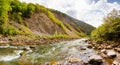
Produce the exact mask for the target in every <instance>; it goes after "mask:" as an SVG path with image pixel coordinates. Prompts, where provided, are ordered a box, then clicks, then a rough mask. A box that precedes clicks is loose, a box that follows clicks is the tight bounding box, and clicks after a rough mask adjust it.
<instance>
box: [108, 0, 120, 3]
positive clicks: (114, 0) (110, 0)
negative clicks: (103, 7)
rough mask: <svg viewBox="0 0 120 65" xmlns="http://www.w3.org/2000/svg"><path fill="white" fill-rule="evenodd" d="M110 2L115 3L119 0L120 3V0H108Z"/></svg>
mask: <svg viewBox="0 0 120 65" xmlns="http://www.w3.org/2000/svg"><path fill="white" fill-rule="evenodd" d="M108 2H110V3H113V2H118V3H120V0H108Z"/></svg>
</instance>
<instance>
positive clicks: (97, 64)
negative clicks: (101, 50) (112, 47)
mask: <svg viewBox="0 0 120 65" xmlns="http://www.w3.org/2000/svg"><path fill="white" fill-rule="evenodd" d="M88 62H89V64H91V65H101V64H102V63H103V59H102V57H101V56H99V55H93V56H91V57H90V60H89V61H88Z"/></svg>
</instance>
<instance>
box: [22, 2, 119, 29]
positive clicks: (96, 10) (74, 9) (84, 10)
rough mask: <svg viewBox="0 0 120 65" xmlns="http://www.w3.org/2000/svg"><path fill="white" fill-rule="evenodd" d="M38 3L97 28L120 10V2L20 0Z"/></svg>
mask: <svg viewBox="0 0 120 65" xmlns="http://www.w3.org/2000/svg"><path fill="white" fill-rule="evenodd" d="M20 1H22V2H27V3H29V2H32V3H38V4H41V5H43V6H46V7H48V8H52V9H55V10H58V11H61V12H64V13H66V14H68V15H70V16H71V17H74V18H76V19H78V20H82V21H84V22H86V23H88V24H91V25H93V26H95V27H98V26H100V25H101V24H102V23H103V18H104V17H105V16H107V14H108V13H110V12H111V11H112V10H113V9H120V0H20Z"/></svg>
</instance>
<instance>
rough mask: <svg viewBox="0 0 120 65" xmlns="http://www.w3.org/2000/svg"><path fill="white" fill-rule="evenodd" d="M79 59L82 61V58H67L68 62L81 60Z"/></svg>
mask: <svg viewBox="0 0 120 65" xmlns="http://www.w3.org/2000/svg"><path fill="white" fill-rule="evenodd" d="M81 61H82V60H81V59H79V58H69V59H68V62H70V63H75V62H81Z"/></svg>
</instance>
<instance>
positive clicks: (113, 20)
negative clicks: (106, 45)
mask: <svg viewBox="0 0 120 65" xmlns="http://www.w3.org/2000/svg"><path fill="white" fill-rule="evenodd" d="M91 36H92V38H94V39H95V40H97V41H114V42H120V10H115V9H114V10H113V11H112V12H111V13H109V14H108V16H106V17H105V18H104V23H103V24H102V25H101V26H100V27H98V28H97V29H95V30H94V31H93V32H92V34H91Z"/></svg>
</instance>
